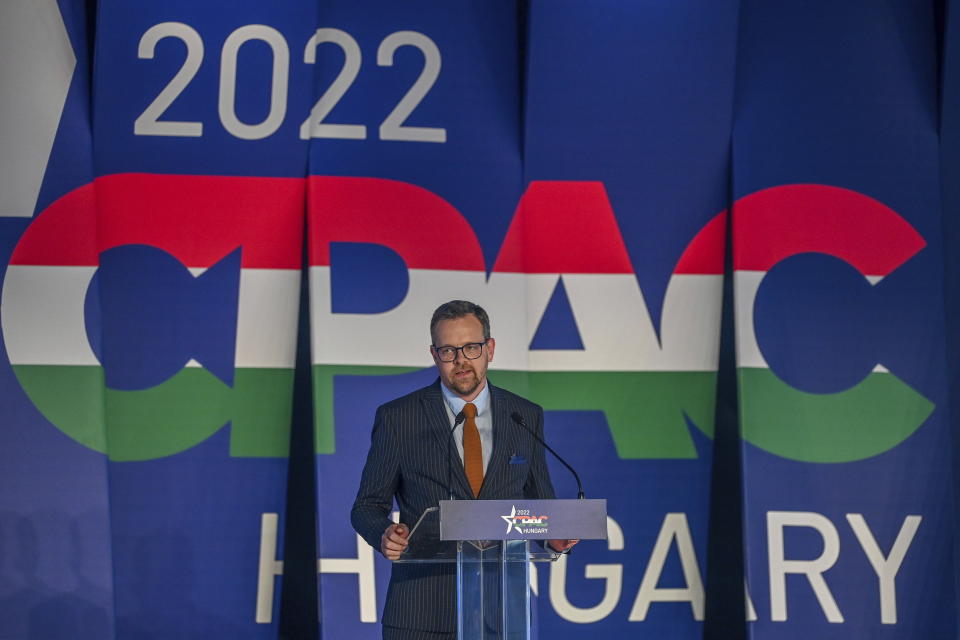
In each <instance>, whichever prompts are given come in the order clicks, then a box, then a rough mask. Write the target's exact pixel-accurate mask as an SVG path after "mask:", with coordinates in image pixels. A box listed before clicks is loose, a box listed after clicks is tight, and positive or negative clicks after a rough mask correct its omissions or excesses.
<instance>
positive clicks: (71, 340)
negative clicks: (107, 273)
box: [0, 265, 100, 366]
mask: <svg viewBox="0 0 960 640" xmlns="http://www.w3.org/2000/svg"><path fill="white" fill-rule="evenodd" d="M96 270H97V268H96V267H46V266H22V265H10V266H8V267H7V273H6V276H5V277H4V280H3V299H2V302H0V324H2V326H3V341H4V345H5V346H6V348H7V355H8V356H9V358H10V364H14V365H17V364H54V365H56V364H59V365H88V366H89V365H93V366H96V365H99V364H100V363H99V361H98V360H97V357H96V356H95V355H93V349H91V348H90V343H89V341H88V340H87V330H86V323H85V322H84V318H83V302H84V299H85V298H86V295H87V287H88V285H89V284H90V279H91V278H92V277H93V274H94V273H95V272H96Z"/></svg>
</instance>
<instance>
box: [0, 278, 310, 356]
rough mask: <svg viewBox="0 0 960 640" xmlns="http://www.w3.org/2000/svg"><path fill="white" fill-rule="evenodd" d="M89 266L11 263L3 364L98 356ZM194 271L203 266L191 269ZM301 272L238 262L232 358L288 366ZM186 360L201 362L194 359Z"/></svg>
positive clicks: (0, 319)
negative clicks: (89, 322)
mask: <svg viewBox="0 0 960 640" xmlns="http://www.w3.org/2000/svg"><path fill="white" fill-rule="evenodd" d="M96 270H97V268H96V267H63V266H36V265H10V266H9V267H8V268H7V272H6V276H5V279H4V285H3V298H2V303H0V324H2V328H3V338H4V344H5V346H6V349H7V354H8V355H9V359H10V363H11V364H14V365H17V364H38V365H87V366H98V365H99V364H100V363H99V361H98V360H97V358H96V356H95V355H94V353H93V350H92V349H91V347H90V343H89V341H88V340H87V334H86V324H85V319H84V314H83V308H84V300H85V298H86V293H87V288H88V287H89V285H90V280H91V278H92V277H93V275H94V273H95V272H96ZM190 271H191V273H193V274H194V277H197V276H199V275H201V274H202V273H203V272H204V271H206V269H199V268H198V269H191V270H190ZM299 297H300V271H299V270H295V269H294V270H292V269H241V270H240V292H239V305H238V306H239V308H238V310H237V344H236V356H235V360H234V362H235V364H236V366H237V367H238V368H239V367H249V368H256V367H259V368H292V367H293V366H294V361H295V357H296V331H297V319H298V318H297V310H298V304H299ZM186 366H188V367H198V366H200V365H199V363H197V362H196V361H195V360H191V361H190V362H188V363H187V365H186Z"/></svg>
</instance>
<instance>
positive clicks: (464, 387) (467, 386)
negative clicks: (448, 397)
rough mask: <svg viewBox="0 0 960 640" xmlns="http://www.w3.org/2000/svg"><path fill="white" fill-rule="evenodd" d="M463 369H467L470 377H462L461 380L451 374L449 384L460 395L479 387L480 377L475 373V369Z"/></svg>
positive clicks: (467, 393)
mask: <svg viewBox="0 0 960 640" xmlns="http://www.w3.org/2000/svg"><path fill="white" fill-rule="evenodd" d="M465 371H468V372H469V373H471V374H472V375H471V376H470V377H467V378H463V379H462V380H457V378H456V377H455V375H454V376H451V386H452V387H453V389H454V391H456V392H457V393H459V394H460V395H462V396H468V395H470V394H471V393H473V392H474V391H476V390H477V389H479V388H480V383H481V378H480V376H478V375H477V372H476V371H474V370H473V369H466V370H465ZM454 374H456V372H454Z"/></svg>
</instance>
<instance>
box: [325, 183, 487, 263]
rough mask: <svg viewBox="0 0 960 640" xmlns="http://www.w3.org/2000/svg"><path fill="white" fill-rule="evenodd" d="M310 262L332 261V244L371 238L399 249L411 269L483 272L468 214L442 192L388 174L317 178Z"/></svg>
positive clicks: (481, 256)
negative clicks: (428, 189)
mask: <svg viewBox="0 0 960 640" xmlns="http://www.w3.org/2000/svg"><path fill="white" fill-rule="evenodd" d="M308 180H309V198H310V209H309V211H310V214H309V215H310V218H309V219H310V225H309V226H310V232H309V237H310V264H311V265H329V264H330V243H331V242H367V243H371V244H378V245H382V246H385V247H389V248H390V249H392V250H394V251H396V252H397V254H399V255H400V257H401V258H403V260H404V261H405V262H406V264H407V267H408V268H410V269H450V270H460V271H483V270H484V262H483V251H482V250H481V249H480V242H479V241H478V240H477V236H476V234H475V233H474V232H473V229H472V228H471V227H470V224H469V223H468V222H467V220H466V218H464V217H463V215H462V214H461V213H460V212H459V211H458V210H457V209H456V208H455V207H454V206H453V205H451V204H450V203H449V202H447V201H446V200H444V199H443V198H441V197H440V196H438V195H436V194H435V193H432V192H430V191H427V190H426V189H424V188H422V187H418V186H416V185H413V184H409V183H407V182H398V181H396V180H385V179H383V178H341V177H334V176H311V177H310V178H308Z"/></svg>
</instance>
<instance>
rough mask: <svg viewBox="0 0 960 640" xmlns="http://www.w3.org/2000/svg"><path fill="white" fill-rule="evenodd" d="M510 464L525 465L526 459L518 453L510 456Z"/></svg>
mask: <svg viewBox="0 0 960 640" xmlns="http://www.w3.org/2000/svg"><path fill="white" fill-rule="evenodd" d="M510 464H527V459H526V458H524V457H523V456H522V455H520V454H519V453H515V454H513V455H512V456H510Z"/></svg>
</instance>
